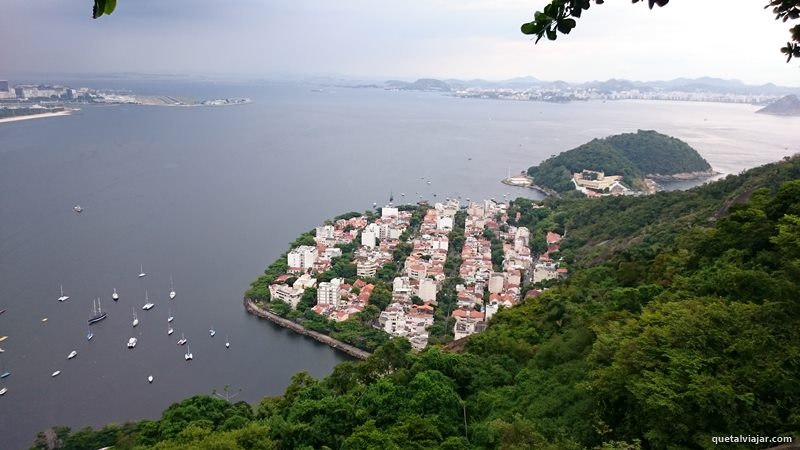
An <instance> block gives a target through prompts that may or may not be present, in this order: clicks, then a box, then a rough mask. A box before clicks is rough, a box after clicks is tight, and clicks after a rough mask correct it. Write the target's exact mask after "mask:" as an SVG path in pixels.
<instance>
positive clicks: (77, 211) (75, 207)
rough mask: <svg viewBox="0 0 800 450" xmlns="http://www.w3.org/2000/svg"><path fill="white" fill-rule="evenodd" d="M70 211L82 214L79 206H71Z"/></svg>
mask: <svg viewBox="0 0 800 450" xmlns="http://www.w3.org/2000/svg"><path fill="white" fill-rule="evenodd" d="M72 210H73V211H75V212H76V213H82V212H83V208H81V205H75V206H73V207H72Z"/></svg>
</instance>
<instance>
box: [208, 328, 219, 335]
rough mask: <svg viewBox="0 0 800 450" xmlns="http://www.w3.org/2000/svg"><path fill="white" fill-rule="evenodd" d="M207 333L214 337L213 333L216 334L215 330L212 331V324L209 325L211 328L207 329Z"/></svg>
mask: <svg viewBox="0 0 800 450" xmlns="http://www.w3.org/2000/svg"><path fill="white" fill-rule="evenodd" d="M208 334H210V335H211V337H214V335H215V334H217V332H216V331H214V325H211V329H210V330H208Z"/></svg>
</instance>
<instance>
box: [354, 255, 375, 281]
mask: <svg viewBox="0 0 800 450" xmlns="http://www.w3.org/2000/svg"><path fill="white" fill-rule="evenodd" d="M377 272H378V263H376V262H375V261H372V260H369V259H367V260H362V261H358V263H356V274H357V275H358V276H359V277H374V276H375V274H376V273H377Z"/></svg>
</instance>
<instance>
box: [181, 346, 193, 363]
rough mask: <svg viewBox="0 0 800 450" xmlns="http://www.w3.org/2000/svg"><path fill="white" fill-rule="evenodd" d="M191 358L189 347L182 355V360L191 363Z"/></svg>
mask: <svg viewBox="0 0 800 450" xmlns="http://www.w3.org/2000/svg"><path fill="white" fill-rule="evenodd" d="M192 358H193V356H192V350H191V349H190V348H189V347H186V354H185V355H183V359H185V360H187V361H191V359H192Z"/></svg>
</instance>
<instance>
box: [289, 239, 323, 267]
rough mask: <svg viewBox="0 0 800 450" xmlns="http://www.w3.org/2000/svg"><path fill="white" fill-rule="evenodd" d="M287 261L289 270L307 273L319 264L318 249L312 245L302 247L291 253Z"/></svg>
mask: <svg viewBox="0 0 800 450" xmlns="http://www.w3.org/2000/svg"><path fill="white" fill-rule="evenodd" d="M286 259H287V261H286V262H287V264H288V265H289V270H300V271H305V270H306V269H309V268H311V267H312V266H314V263H315V262H317V248H316V247H312V246H310V245H301V246H300V247H297V248H296V249H294V250H292V251H290V252H289V254H288V255H287V256H286Z"/></svg>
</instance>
